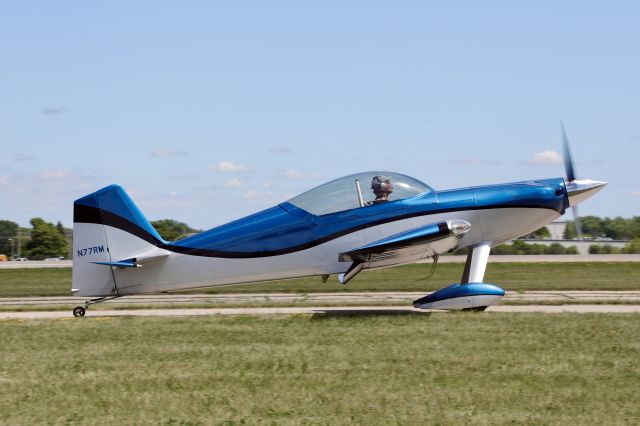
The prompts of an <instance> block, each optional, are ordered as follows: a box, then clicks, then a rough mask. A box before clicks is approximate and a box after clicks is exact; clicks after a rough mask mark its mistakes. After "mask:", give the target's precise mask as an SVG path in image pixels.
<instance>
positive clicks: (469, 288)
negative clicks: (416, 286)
mask: <svg viewBox="0 0 640 426" xmlns="http://www.w3.org/2000/svg"><path fill="white" fill-rule="evenodd" d="M504 294H505V291H504V290H503V289H502V288H500V287H498V286H497V285H494V284H487V283H468V284H452V285H450V286H449V287H445V288H441V289H440V290H438V291H436V292H434V293H431V294H429V295H427V296H424V297H421V298H420V299H417V300H414V301H413V306H414V307H416V308H419V309H447V310H463V309H482V308H483V307H485V308H486V307H488V306H491V305H495V304H496V303H498V302H499V301H500V299H502V298H503V297H504Z"/></svg>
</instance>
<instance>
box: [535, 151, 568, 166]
mask: <svg viewBox="0 0 640 426" xmlns="http://www.w3.org/2000/svg"><path fill="white" fill-rule="evenodd" d="M528 163H529V164H534V165H552V164H562V163H563V157H562V154H560V153H559V152H556V151H551V150H548V151H542V152H536V153H535V154H534V155H533V157H531V159H530V160H529V161H528Z"/></svg>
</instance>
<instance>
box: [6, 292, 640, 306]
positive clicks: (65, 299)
mask: <svg viewBox="0 0 640 426" xmlns="http://www.w3.org/2000/svg"><path fill="white" fill-rule="evenodd" d="M426 294H429V292H423V291H421V292H335V293H234V294H149V295H139V296H125V297H121V298H119V299H114V300H109V301H106V302H104V303H102V304H100V306H101V307H106V306H109V305H118V306H124V305H151V304H153V305H204V304H211V305H224V304H236V305H237V304H245V305H247V304H259V303H262V304H264V303H282V304H286V303H289V304H292V303H293V304H295V303H301V302H304V303H307V304H309V303H314V304H318V305H319V306H321V305H323V304H336V303H340V304H347V303H348V304H353V305H357V304H358V303H362V304H368V305H372V304H375V303H389V302H392V303H396V304H401V303H408V304H411V302H412V301H413V300H415V299H418V298H420V297H422V296H425V295H426ZM86 300H87V298H86V297H69V296H58V297H4V298H0V307H10V306H24V305H34V306H38V305H47V306H49V305H68V306H75V305H81V304H84V302H85V301H86ZM502 300H503V301H504V302H507V303H508V302H517V303H527V304H534V303H540V304H549V303H599V304H603V303H622V302H623V303H638V304H640V290H638V291H573V290H566V291H527V292H516V291H507V294H506V295H505V297H504V299H502Z"/></svg>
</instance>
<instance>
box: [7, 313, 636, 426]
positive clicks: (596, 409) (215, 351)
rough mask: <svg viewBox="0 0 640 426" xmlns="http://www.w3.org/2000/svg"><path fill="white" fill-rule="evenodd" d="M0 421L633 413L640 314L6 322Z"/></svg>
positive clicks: (564, 417) (574, 419)
mask: <svg viewBox="0 0 640 426" xmlns="http://www.w3.org/2000/svg"><path fill="white" fill-rule="evenodd" d="M0 329H1V330H2V342H3V344H2V345H0V355H1V357H2V360H3V362H2V363H1V364H0V384H1V386H0V423H2V424H43V423H46V424H67V423H72V424H160V425H176V424H183V425H197V424H220V423H222V424H242V423H249V424H255V423H268V424H347V423H349V424H351V423H356V424H469V423H473V424H491V425H494V424H512V423H517V424H536V425H537V424H632V423H637V422H639V421H640V394H639V393H638V392H637V385H638V383H639V381H640V368H639V367H640V361H639V360H638V356H637V354H638V351H639V350H640V315H627V314H611V315H588V314H556V315H536V314H493V315H491V314H472V313H458V314H444V315H437V314H434V315H431V316H426V315H393V316H385V315H357V316H347V317H337V316H331V315H320V316H307V315H298V316H269V317H253V316H238V317H199V318H198V317H187V318H132V317H130V318H109V319H105V318H84V319H69V320H37V321H25V322H19V321H3V322H0Z"/></svg>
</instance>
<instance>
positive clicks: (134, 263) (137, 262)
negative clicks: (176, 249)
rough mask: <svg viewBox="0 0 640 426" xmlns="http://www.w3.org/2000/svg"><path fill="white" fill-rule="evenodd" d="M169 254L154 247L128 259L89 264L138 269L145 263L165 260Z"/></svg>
mask: <svg viewBox="0 0 640 426" xmlns="http://www.w3.org/2000/svg"><path fill="white" fill-rule="evenodd" d="M170 253H171V252H169V251H167V250H164V249H160V248H157V247H154V248H152V249H151V250H148V251H145V252H143V253H140V254H139V255H135V256H133V257H131V258H129V259H123V260H118V261H115V262H104V261H103V262H90V263H94V264H96V265H106V266H115V267H116V268H140V267H142V266H143V265H145V264H147V263H151V262H155V261H156V260H160V259H164V258H166V257H168V256H169V254H170Z"/></svg>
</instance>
